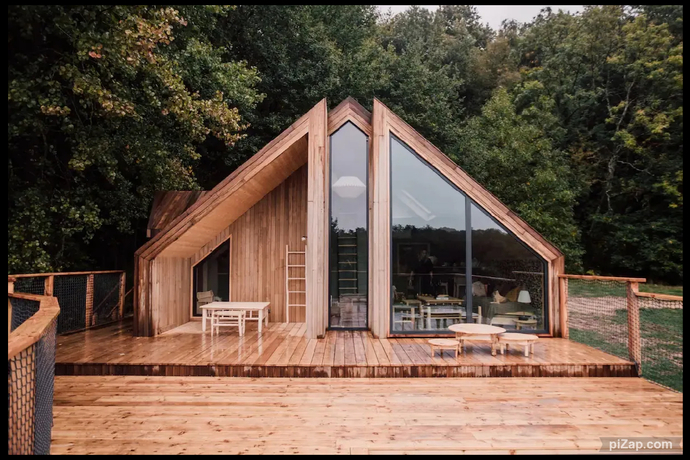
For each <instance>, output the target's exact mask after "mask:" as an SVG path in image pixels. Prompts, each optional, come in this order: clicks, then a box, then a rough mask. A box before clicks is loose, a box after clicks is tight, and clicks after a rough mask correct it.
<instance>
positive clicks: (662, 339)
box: [570, 308, 683, 393]
mask: <svg viewBox="0 0 690 460" xmlns="http://www.w3.org/2000/svg"><path fill="white" fill-rule="evenodd" d="M627 321H628V315H627V311H625V310H616V314H615V316H598V317H595V318H592V321H591V323H590V324H591V329H589V328H587V329H574V328H571V329H570V339H571V340H573V341H576V342H580V343H584V344H585V345H589V346H591V347H595V348H598V349H600V350H602V351H605V352H607V353H610V354H612V355H615V356H618V357H621V358H625V359H627V358H628V347H627V339H626V343H620V338H619V339H616V338H615V337H613V336H612V334H611V333H610V331H623V330H626V328H625V325H626V324H627ZM607 322H608V325H607V324H606V323H607ZM607 326H608V327H607ZM605 331H609V332H608V334H607V333H606V332H605ZM640 337H641V339H642V376H643V377H645V378H647V379H649V380H652V381H654V382H657V383H660V384H662V385H664V386H667V387H669V388H673V389H675V390H678V391H680V392H681V393H682V392H683V309H680V308H679V309H670V308H653V309H652V308H641V309H640ZM617 340H618V342H617Z"/></svg>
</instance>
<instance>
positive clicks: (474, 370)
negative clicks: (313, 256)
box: [56, 321, 636, 377]
mask: <svg viewBox="0 0 690 460" xmlns="http://www.w3.org/2000/svg"><path fill="white" fill-rule="evenodd" d="M305 331H306V325H305V324H304V323H270V324H269V327H268V328H267V329H265V330H264V332H263V335H262V336H259V335H258V333H257V331H256V324H255V323H253V322H252V323H248V326H247V332H246V334H245V336H244V337H241V338H240V337H239V336H238V334H237V331H236V330H228V331H223V332H222V333H221V335H220V336H215V337H211V335H210V333H209V332H207V333H206V334H202V333H201V323H200V322H199V321H193V322H190V323H187V324H185V325H183V326H180V327H179V328H176V329H173V330H172V331H169V332H167V333H165V334H163V335H161V336H158V337H133V336H132V329H131V323H121V324H117V325H113V326H109V327H106V328H103V329H97V330H90V331H86V332H81V333H78V334H73V335H67V336H60V337H58V345H57V358H56V374H57V375H171V376H227V377H587V376H589V377H630V376H635V375H636V373H635V367H634V365H633V363H631V362H629V361H626V360H623V359H619V358H617V357H615V356H612V355H609V354H607V353H604V352H602V351H599V350H596V349H594V348H591V347H588V346H585V345H581V344H579V343H576V342H571V341H569V340H565V339H540V340H539V343H537V344H536V346H535V353H534V355H531V356H530V357H529V358H527V357H525V356H524V355H523V354H522V350H521V349H515V350H510V352H509V353H508V354H506V355H503V356H502V355H500V354H498V355H497V356H495V357H494V356H491V353H490V347H489V344H474V345H470V346H469V347H468V351H467V352H466V353H465V354H463V355H461V356H460V357H459V358H458V359H456V358H455V357H454V356H453V355H452V352H450V351H445V352H444V354H443V356H442V357H441V356H440V355H439V354H437V355H436V356H435V357H434V358H432V357H431V355H430V352H429V346H428V344H427V339H424V338H398V339H376V338H374V337H373V336H372V335H371V334H370V333H369V332H347V331H338V332H334V331H329V332H328V333H327V336H326V337H325V338H323V339H307V338H305Z"/></svg>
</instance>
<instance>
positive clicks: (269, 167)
mask: <svg viewBox="0 0 690 460" xmlns="http://www.w3.org/2000/svg"><path fill="white" fill-rule="evenodd" d="M374 114H375V116H377V117H378V119H377V120H374V119H373V118H374V117H372V114H371V113H370V112H369V111H367V110H366V109H365V108H364V107H362V106H361V105H360V104H359V103H358V102H357V101H356V100H354V99H353V98H351V97H348V98H347V99H345V100H344V101H342V102H341V103H340V104H339V105H338V106H337V107H335V108H334V109H332V110H331V111H330V112H328V114H327V134H328V135H330V134H332V133H333V132H334V131H335V130H337V129H338V128H339V127H340V126H342V125H343V124H344V123H345V122H347V121H350V122H352V123H353V124H355V125H356V126H357V127H358V128H359V129H361V130H362V131H363V132H364V133H365V134H367V136H369V137H370V139H374V131H376V136H377V137H378V138H379V140H381V139H383V138H384V137H385V138H386V139H387V133H388V131H390V132H392V133H393V134H395V135H396V136H397V137H398V138H400V139H401V140H402V141H403V142H405V143H406V144H408V145H409V146H410V147H411V148H412V149H413V150H414V151H415V152H416V153H417V154H418V155H419V156H420V157H421V158H423V159H424V160H425V161H426V162H428V163H429V164H430V165H431V166H433V167H434V168H436V169H437V170H438V171H439V172H440V173H441V174H442V175H443V176H445V177H446V178H447V179H448V180H449V181H450V182H452V183H453V184H455V185H456V186H457V187H458V188H460V189H461V190H462V191H463V192H464V193H465V194H466V195H467V196H468V197H470V198H471V199H472V200H474V201H475V202H476V203H477V204H479V205H480V206H481V207H482V208H484V209H485V210H486V211H487V212H488V213H489V214H491V215H492V216H493V217H494V218H496V219H497V220H498V221H499V222H501V224H503V225H504V226H505V227H506V228H508V229H509V230H510V231H511V232H512V233H514V234H515V235H516V236H517V237H518V238H519V239H521V240H522V241H523V242H525V243H526V244H527V245H528V246H530V247H531V248H533V249H534V250H535V251H536V252H537V253H539V254H540V255H541V256H542V257H544V258H545V259H547V260H554V259H556V258H558V257H561V256H562V254H561V252H560V251H559V250H558V249H557V248H556V247H555V246H553V245H552V244H551V243H549V242H548V241H547V240H546V239H545V238H544V237H542V236H541V235H540V234H539V233H538V232H537V231H536V230H534V229H533V228H532V227H531V226H530V225H529V224H527V222H525V221H524V220H523V219H521V218H520V217H519V216H518V215H517V214H515V213H514V212H513V211H511V210H510V209H509V208H508V207H507V206H505V205H504V204H503V203H501V201H500V200H498V198H496V197H495V196H494V195H493V194H491V193H490V192H489V191H488V190H487V189H486V188H484V187H483V186H482V185H481V184H480V183H479V182H477V181H476V180H474V179H473V178H472V177H470V175H469V174H467V173H466V172H465V171H464V170H463V169H462V168H460V167H459V166H458V165H457V164H455V163H454V162H453V161H452V160H451V159H450V158H448V157H447V156H446V155H445V154H443V152H441V151H440V150H439V149H438V148H437V147H436V146H434V145H433V144H431V143H430V142H429V141H427V140H426V139H425V138H424V137H423V136H422V135H420V134H419V133H418V132H417V131H415V130H414V129H413V128H412V127H411V126H410V125H409V124H407V123H406V122H405V121H404V120H402V119H401V118H400V117H398V116H397V115H396V114H395V113H393V112H392V111H391V110H390V109H388V107H386V106H385V105H384V104H383V103H382V102H380V101H379V100H378V99H375V100H374ZM325 117H326V100H325V99H324V100H322V101H320V102H319V103H318V104H317V105H316V106H314V107H313V108H312V109H311V110H310V111H309V112H308V113H307V114H305V115H304V116H302V117H301V118H300V119H298V120H297V121H296V122H295V123H293V124H292V125H291V126H290V127H289V128H288V129H286V130H285V131H283V132H282V133H281V134H280V135H279V136H278V137H276V138H275V139H274V140H273V141H271V142H270V143H269V144H267V145H266V146H265V147H264V148H262V149H261V150H260V151H259V152H257V153H256V154H255V155H253V156H252V157H251V158H250V159H249V160H248V161H247V162H245V163H244V164H243V165H242V166H240V167H239V168H238V169H237V170H235V171H234V172H233V173H231V174H230V175H229V176H228V177H227V178H225V179H224V180H223V181H222V182H220V183H219V184H218V185H217V186H216V187H214V188H213V189H212V190H210V191H208V192H206V193H204V194H203V195H201V196H199V197H197V200H196V202H194V203H193V204H192V205H191V206H189V207H188V208H187V209H186V210H185V211H184V212H182V213H181V214H179V215H178V216H177V217H176V218H175V219H174V220H172V221H166V224H167V225H165V226H164V228H162V229H161V230H160V231H159V232H158V233H157V234H156V235H154V236H153V238H152V239H151V240H149V241H148V242H147V243H146V244H144V245H143V246H142V247H141V248H139V250H137V252H136V254H135V256H137V257H143V258H145V259H149V260H150V259H152V258H154V257H156V256H158V255H163V256H175V257H190V256H191V255H192V254H194V253H195V252H196V251H198V250H199V248H201V247H202V246H203V245H205V244H206V243H207V242H208V241H210V240H211V239H212V238H213V237H214V236H215V235H217V234H218V233H219V232H221V231H222V230H223V229H224V228H226V227H227V226H228V225H229V224H230V223H232V221H234V220H235V219H236V218H238V217H239V216H241V215H242V214H243V213H244V212H246V211H247V210H248V209H249V208H251V207H252V206H253V205H254V204H256V203H257V202H258V201H259V200H261V198H263V197H264V196H265V195H266V194H267V193H269V192H270V191H271V190H273V189H274V188H275V187H276V186H277V185H278V184H280V183H281V182H282V181H284V180H285V179H287V178H288V177H289V176H290V175H291V174H292V173H293V172H295V171H296V170H297V169H299V168H300V167H301V166H303V165H304V164H305V163H306V162H307V158H308V142H307V140H308V135H309V132H310V129H311V130H314V129H322V128H321V127H320V126H318V125H314V123H315V121H314V120H317V121H319V120H320V119H323V118H325ZM377 125H378V126H377ZM375 128H376V129H375ZM380 145H381V146H384V148H385V149H386V153H387V152H388V150H387V148H388V147H385V145H386V142H383V143H381V144H380ZM324 153H325V152H324ZM374 167H375V165H374ZM374 199H376V198H374Z"/></svg>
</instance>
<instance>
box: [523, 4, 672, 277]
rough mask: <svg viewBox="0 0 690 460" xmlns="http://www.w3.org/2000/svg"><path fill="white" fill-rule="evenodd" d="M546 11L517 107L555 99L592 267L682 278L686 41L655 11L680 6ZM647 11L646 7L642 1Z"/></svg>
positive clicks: (531, 34) (532, 40)
mask: <svg viewBox="0 0 690 460" xmlns="http://www.w3.org/2000/svg"><path fill="white" fill-rule="evenodd" d="M646 10H649V11H650V13H653V17H654V18H655V19H653V20H652V19H650V18H649V17H648V16H647V15H646V14H639V11H635V10H631V9H626V8H623V7H621V6H610V5H609V6H603V7H587V8H586V10H585V12H584V13H583V14H582V15H581V16H571V15H567V14H563V13H559V14H553V13H550V12H547V13H546V14H545V15H542V16H541V17H539V18H537V20H535V22H534V24H532V25H531V26H530V27H529V28H528V29H527V31H526V33H525V34H524V36H523V37H522V38H521V39H520V40H519V43H518V45H517V47H518V49H519V51H520V54H521V59H522V61H521V62H522V65H523V81H522V83H521V85H520V89H519V91H518V94H517V97H516V104H517V106H518V108H519V109H520V110H522V109H524V108H529V107H532V106H535V105H539V104H541V101H543V100H545V99H548V100H552V101H553V110H552V113H553V114H554V115H555V116H557V117H558V119H559V125H560V126H561V127H563V129H564V135H563V136H562V137H561V136H555V137H554V140H555V141H556V142H557V144H556V145H557V146H558V147H560V148H561V149H563V150H566V151H568V152H569V153H570V156H571V162H572V165H573V170H574V171H575V172H576V174H577V176H578V179H579V180H580V181H581V183H582V184H583V186H584V190H585V193H584V195H582V196H581V197H580V198H579V201H580V204H579V206H578V207H577V209H576V216H577V219H578V221H579V226H580V228H581V231H582V233H583V235H584V236H586V237H585V238H584V239H583V242H584V248H585V251H586V253H585V254H586V255H585V258H584V263H585V266H586V267H588V268H591V269H594V270H596V271H598V272H600V273H610V274H629V275H635V274H637V275H642V276H647V277H651V278H655V279H665V280H667V281H671V282H676V281H679V280H682V277H683V267H682V260H683V256H682V241H683V235H682V231H683V225H682V208H683V172H682V169H683V154H682V152H683V135H682V132H683V68H682V66H683V52H682V50H683V45H682V31H681V32H680V33H681V35H680V37H678V36H677V35H673V34H672V33H671V32H670V30H669V24H667V23H663V22H659V19H658V18H662V17H665V18H667V19H668V18H669V17H670V16H671V15H672V14H680V18H678V20H679V21H680V22H682V8H681V9H680V10H678V9H662V10H659V9H656V8H651V9H646ZM643 11H645V9H643Z"/></svg>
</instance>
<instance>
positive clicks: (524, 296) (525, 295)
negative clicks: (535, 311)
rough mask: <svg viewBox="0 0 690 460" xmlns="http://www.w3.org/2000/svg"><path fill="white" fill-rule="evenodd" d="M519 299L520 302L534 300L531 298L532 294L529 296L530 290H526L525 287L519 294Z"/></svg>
mask: <svg viewBox="0 0 690 460" xmlns="http://www.w3.org/2000/svg"><path fill="white" fill-rule="evenodd" d="M517 301H518V302H520V303H531V302H532V299H531V298H530V296H529V292H527V291H526V290H524V289H523V290H522V291H520V293H519V294H518V298H517Z"/></svg>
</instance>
